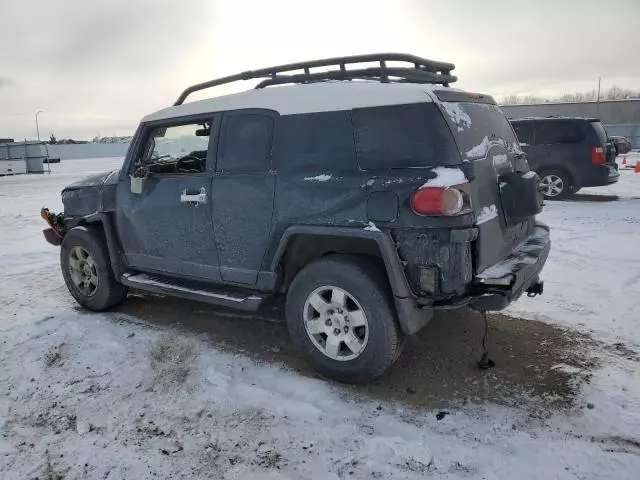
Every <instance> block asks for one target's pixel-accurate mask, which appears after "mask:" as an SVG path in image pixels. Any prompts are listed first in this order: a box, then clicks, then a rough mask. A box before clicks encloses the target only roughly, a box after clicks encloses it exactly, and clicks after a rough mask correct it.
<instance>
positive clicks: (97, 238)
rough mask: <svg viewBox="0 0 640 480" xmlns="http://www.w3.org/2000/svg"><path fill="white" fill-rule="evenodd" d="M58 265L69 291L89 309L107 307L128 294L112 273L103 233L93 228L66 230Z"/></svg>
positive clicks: (120, 300) (97, 309) (117, 302)
mask: <svg viewBox="0 0 640 480" xmlns="http://www.w3.org/2000/svg"><path fill="white" fill-rule="evenodd" d="M60 265H61V267H62V276H63V277H64V281H65V283H66V284H67V288H68V289H69V292H70V293H71V295H72V296H73V298H75V299H76V301H77V302H78V303H79V304H80V305H82V306H83V307H85V308H87V309H89V310H94V311H102V310H106V309H108V308H110V307H113V306H115V305H117V304H119V303H120V302H122V301H123V300H124V299H125V298H126V296H127V287H126V286H124V285H122V284H121V283H118V282H117V281H116V279H115V277H114V275H113V270H112V269H111V264H110V263H109V255H108V251H107V246H106V242H105V240H104V235H103V234H102V232H101V231H100V230H99V229H97V228H95V227H84V226H81V227H75V228H72V229H71V230H69V232H68V233H67V234H66V235H65V236H64V239H63V241H62V245H61V248H60Z"/></svg>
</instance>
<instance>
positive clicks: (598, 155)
mask: <svg viewBox="0 0 640 480" xmlns="http://www.w3.org/2000/svg"><path fill="white" fill-rule="evenodd" d="M604 158H605V157H604V148H602V147H596V146H593V147H591V163H593V164H594V165H600V164H603V163H604Z"/></svg>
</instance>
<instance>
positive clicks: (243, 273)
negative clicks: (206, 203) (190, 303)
mask: <svg viewBox="0 0 640 480" xmlns="http://www.w3.org/2000/svg"><path fill="white" fill-rule="evenodd" d="M276 118H277V114H275V113H272V112H269V111H264V110H249V111H236V112H229V113H225V114H224V117H223V121H222V130H221V133H220V142H219V144H220V146H219V148H218V160H217V164H216V171H215V173H214V175H213V181H212V184H211V199H212V202H211V206H212V208H213V219H214V229H215V234H216V243H217V245H218V255H219V258H220V275H221V277H222V279H223V280H224V281H226V282H232V283H237V284H244V285H254V284H255V283H256V281H257V276H258V272H259V271H260V269H261V264H262V261H263V258H264V255H265V251H266V249H267V244H268V242H269V234H270V228H271V214H272V212H273V197H274V189H275V172H274V171H273V170H272V168H271V149H272V143H273V130H274V123H275V120H276Z"/></svg>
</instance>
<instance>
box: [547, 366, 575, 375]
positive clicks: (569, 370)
mask: <svg viewBox="0 0 640 480" xmlns="http://www.w3.org/2000/svg"><path fill="white" fill-rule="evenodd" d="M551 369H552V370H557V371H559V372H564V373H568V374H570V375H573V374H576V373H580V372H581V371H582V370H583V369H582V368H580V367H575V366H573V365H567V364H566V363H559V364H558V365H554V366H553V367H551Z"/></svg>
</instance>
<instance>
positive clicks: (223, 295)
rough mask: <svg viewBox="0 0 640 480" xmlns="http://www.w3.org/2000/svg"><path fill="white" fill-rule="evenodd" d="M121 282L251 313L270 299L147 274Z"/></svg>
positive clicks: (126, 277) (254, 294)
mask: <svg viewBox="0 0 640 480" xmlns="http://www.w3.org/2000/svg"><path fill="white" fill-rule="evenodd" d="M120 281H121V283H123V284H124V285H126V286H127V287H131V288H135V289H138V290H145V291H147V292H153V293H160V294H164V295H170V296H173V297H181V298H186V299H187V300H196V301H198V302H204V303H211V304H213V305H220V306H222V307H230V308H237V309H240V310H249V311H256V310H258V309H259V308H260V306H261V305H262V304H263V303H264V301H265V300H266V299H267V297H268V296H267V295H265V294H260V293H255V292H244V291H241V290H235V289H234V290H232V289H230V288H226V287H216V286H212V285H207V284H203V283H199V282H198V283H196V282H189V281H183V280H176V279H172V278H166V277H161V276H159V275H150V274H147V273H125V274H124V275H122V277H121V279H120Z"/></svg>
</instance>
